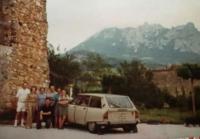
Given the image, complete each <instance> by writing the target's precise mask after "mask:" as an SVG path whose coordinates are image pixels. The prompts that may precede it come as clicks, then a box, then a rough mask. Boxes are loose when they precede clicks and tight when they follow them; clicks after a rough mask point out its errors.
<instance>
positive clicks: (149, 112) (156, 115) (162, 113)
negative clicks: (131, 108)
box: [139, 109, 192, 124]
mask: <svg viewBox="0 0 200 139" xmlns="http://www.w3.org/2000/svg"><path fill="white" fill-rule="evenodd" d="M139 110H140V109H139ZM189 116H192V113H191V112H188V111H180V110H178V109H141V110H140V119H141V122H144V123H170V124H183V123H184V121H185V118H186V117H189Z"/></svg>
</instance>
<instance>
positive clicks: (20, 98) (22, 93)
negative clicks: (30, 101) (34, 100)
mask: <svg viewBox="0 0 200 139" xmlns="http://www.w3.org/2000/svg"><path fill="white" fill-rule="evenodd" d="M28 94H30V90H29V88H28V84H27V83H26V82H24V83H23V86H22V87H21V88H19V89H18V91H17V94H16V98H17V109H16V111H17V113H16V116H15V122H14V126H15V127H17V123H18V121H17V119H18V117H19V115H20V114H21V126H22V127H24V113H25V111H26V107H25V102H26V99H27V96H28Z"/></svg>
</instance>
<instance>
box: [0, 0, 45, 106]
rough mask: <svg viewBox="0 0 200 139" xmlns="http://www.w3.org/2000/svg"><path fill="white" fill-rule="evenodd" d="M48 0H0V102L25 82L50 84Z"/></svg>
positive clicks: (7, 99)
mask: <svg viewBox="0 0 200 139" xmlns="http://www.w3.org/2000/svg"><path fill="white" fill-rule="evenodd" d="M47 30H48V23H47V15H46V0H1V1H0V95H1V96H2V98H1V100H0V102H3V103H5V101H7V102H8V101H10V98H12V96H14V95H15V93H16V89H17V87H18V86H20V85H21V84H22V83H23V82H24V81H26V82H28V83H30V84H31V85H37V86H47V85H48V83H49V66H48V59H47V58H48V55H47V52H48V49H47Z"/></svg>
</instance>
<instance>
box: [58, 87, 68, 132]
mask: <svg viewBox="0 0 200 139" xmlns="http://www.w3.org/2000/svg"><path fill="white" fill-rule="evenodd" d="M68 102H69V96H68V95H67V94H66V91H65V90H62V91H61V93H60V94H59V98H58V111H59V118H58V119H59V120H58V121H59V122H58V128H60V129H62V128H63V126H64V123H65V120H66V119H67V115H68Z"/></svg>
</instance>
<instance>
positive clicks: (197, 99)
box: [194, 86, 200, 110]
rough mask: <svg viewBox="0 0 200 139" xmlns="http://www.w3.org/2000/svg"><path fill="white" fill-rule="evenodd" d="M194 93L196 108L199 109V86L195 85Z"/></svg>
mask: <svg viewBox="0 0 200 139" xmlns="http://www.w3.org/2000/svg"><path fill="white" fill-rule="evenodd" d="M194 93H195V99H196V101H195V102H196V108H197V110H200V86H196V87H195V88H194Z"/></svg>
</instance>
